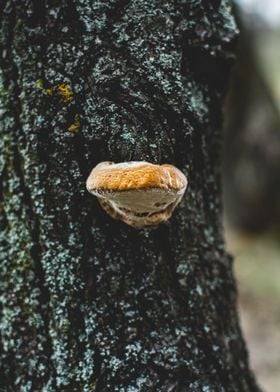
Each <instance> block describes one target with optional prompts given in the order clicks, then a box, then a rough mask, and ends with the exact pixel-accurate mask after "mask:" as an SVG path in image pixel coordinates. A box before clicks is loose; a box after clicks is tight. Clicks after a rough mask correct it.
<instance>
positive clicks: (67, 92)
mask: <svg viewBox="0 0 280 392" xmlns="http://www.w3.org/2000/svg"><path fill="white" fill-rule="evenodd" d="M57 91H58V94H59V95H60V96H61V98H62V100H63V101H64V102H71V101H72V100H73V98H74V93H73V91H72V90H71V88H70V86H68V85H67V84H64V83H63V84H59V85H58V86H57Z"/></svg>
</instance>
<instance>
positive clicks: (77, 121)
mask: <svg viewBox="0 0 280 392" xmlns="http://www.w3.org/2000/svg"><path fill="white" fill-rule="evenodd" d="M80 125H81V124H80V118H79V115H78V114H75V121H74V123H73V124H71V125H70V126H69V127H68V131H69V132H73V133H76V132H78V131H79V129H80Z"/></svg>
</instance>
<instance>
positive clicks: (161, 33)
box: [0, 0, 258, 392]
mask: <svg viewBox="0 0 280 392" xmlns="http://www.w3.org/2000/svg"><path fill="white" fill-rule="evenodd" d="M0 15H1V16H0V17H1V26H2V30H1V39H2V42H1V45H2V60H1V69H2V71H1V73H2V87H1V97H2V98H1V106H2V107H1V115H2V119H1V125H2V131H1V132H2V136H1V140H0V146H1V160H0V173H1V197H0V203H1V204H0V208H1V226H0V227H1V234H0V235H1V236H0V249H1V252H0V258H1V330H2V351H1V353H2V354H1V371H2V374H3V375H2V377H1V380H2V381H1V384H2V390H3V391H25V392H26V391H44V392H52V391H88V392H92V391H120V392H121V391H127V392H128V391H129V392H134V391H135V392H136V391H169V392H171V391H209V392H210V391H211V392H212V391H226V392H228V391H238V392H242V391H258V387H257V386H256V383H255V381H254V378H253V376H252V374H251V372H250V370H249V368H248V359H247V353H246V349H245V346H244V342H243V339H242V335H241V332H240V327H239V322H238V316H237V310H236V287H235V281H234V277H233V274H232V260H231V258H230V257H229V256H228V255H227V254H226V253H225V250H224V242H223V233H222V227H221V189H220V159H219V154H220V130H219V128H220V125H221V101H222V95H223V92H224V89H225V87H226V84H227V79H228V73H229V69H230V65H231V63H232V58H233V55H232V51H233V46H234V45H233V43H234V41H235V38H236V27H235V24H234V21H233V18H232V15H231V10H230V8H229V5H228V3H227V0H222V1H219V0H212V1H204V0H192V1H184V0H181V1H171V2H170V1H167V0H151V1H145V0H131V1H128V0H111V1H104V2H103V1H97V0H96V1H94V0H68V1H67V0H60V1H55V0H53V1H48V0H36V1H35V0H26V1H22V2H20V1H13V0H6V1H4V2H2V3H1V5H0ZM107 160H110V161H115V162H122V161H130V160H147V161H149V162H154V163H172V164H174V165H176V166H177V167H179V168H180V169H181V170H182V171H183V172H184V173H185V174H186V175H187V177H188V181H189V187H188V190H187V193H186V195H185V197H184V200H183V202H182V203H181V204H180V206H179V207H178V208H177V210H176V211H175V213H174V214H173V217H172V218H171V219H170V221H168V222H167V223H165V224H162V225H161V226H159V227H158V228H157V229H155V230H135V229H133V228H131V227H129V226H127V225H125V224H124V223H122V222H120V221H115V220H113V219H112V218H110V217H109V216H108V215H107V214H106V213H105V212H104V211H103V210H102V209H101V208H100V206H99V204H98V202H97V200H96V199H95V198H94V197H93V196H91V195H90V194H89V193H88V192H87V191H86V189H85V181H86V178H87V176H88V174H89V172H90V170H91V169H92V167H93V166H94V165H96V164H97V163H98V162H101V161H107Z"/></svg>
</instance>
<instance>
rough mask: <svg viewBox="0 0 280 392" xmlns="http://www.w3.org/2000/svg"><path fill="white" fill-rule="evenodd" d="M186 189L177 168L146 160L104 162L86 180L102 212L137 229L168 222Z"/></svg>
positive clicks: (181, 174)
mask: <svg viewBox="0 0 280 392" xmlns="http://www.w3.org/2000/svg"><path fill="white" fill-rule="evenodd" d="M186 187H187V179H186V177H185V175H184V174H183V173H182V172H181V171H180V170H179V169H177V168H176V167H174V166H172V165H168V164H165V165H154V164H151V163H148V162H144V161H142V162H141V161H140V162H133V161H132V162H122V163H117V164H114V163H113V162H102V163H99V164H98V165H97V166H96V167H95V168H94V169H93V170H92V171H91V173H90V175H89V177H88V179H87V189H88V191H89V192H90V193H92V194H93V195H95V196H97V198H98V200H99V202H100V204H101V206H102V207H103V209H104V210H105V211H106V212H107V213H108V214H109V215H110V216H111V217H113V218H114V219H119V220H121V221H123V222H125V223H126V224H128V225H130V226H132V227H134V228H137V229H141V228H145V227H155V226H157V225H158V224H159V223H161V222H165V221H166V220H167V219H169V218H170V217H171V215H172V212H173V211H174V209H175V207H176V206H177V204H178V203H179V202H180V201H181V199H182V197H183V195H184V193H185V190H186Z"/></svg>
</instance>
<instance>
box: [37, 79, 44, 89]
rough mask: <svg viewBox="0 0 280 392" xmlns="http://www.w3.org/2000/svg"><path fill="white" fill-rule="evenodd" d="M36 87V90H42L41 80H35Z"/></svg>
mask: <svg viewBox="0 0 280 392" xmlns="http://www.w3.org/2000/svg"><path fill="white" fill-rule="evenodd" d="M36 86H37V87H38V88H42V87H43V80H42V79H38V80H36Z"/></svg>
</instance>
